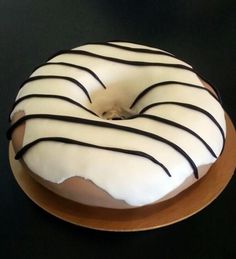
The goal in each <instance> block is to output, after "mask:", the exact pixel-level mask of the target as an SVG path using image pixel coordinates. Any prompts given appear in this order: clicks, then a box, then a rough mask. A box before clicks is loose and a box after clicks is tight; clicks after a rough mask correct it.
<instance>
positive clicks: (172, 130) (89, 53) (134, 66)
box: [7, 41, 226, 209]
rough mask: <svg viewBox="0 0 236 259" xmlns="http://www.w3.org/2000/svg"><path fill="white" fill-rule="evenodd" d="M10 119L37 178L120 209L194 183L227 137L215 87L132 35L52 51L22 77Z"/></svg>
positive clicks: (78, 198) (69, 195) (82, 199)
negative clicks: (128, 38) (131, 39)
mask: <svg viewBox="0 0 236 259" xmlns="http://www.w3.org/2000/svg"><path fill="white" fill-rule="evenodd" d="M10 121H11V125H10V127H9V130H8V132H7V135H8V138H9V139H12V143H13V147H14V150H15V153H16V155H15V159H19V160H20V161H21V163H22V164H23V165H24V166H25V167H26V168H27V169H28V170H27V172H28V173H29V174H30V175H31V176H32V177H33V178H34V179H35V180H36V181H38V182H39V183H40V184H42V185H43V186H45V187H46V188H48V189H49V190H51V191H53V192H54V193H55V194H57V195H59V196H62V197H64V198H66V199H69V200H72V201H75V202H79V203H82V204H85V205H89V206H97V207H106V208H113V209H125V208H135V207H140V206H145V205H152V204H155V203H158V202H162V201H165V200H167V199H170V198H172V197H174V196H176V195H178V194H179V193H181V192H182V191H184V190H185V189H187V188H189V187H190V186H191V185H192V184H194V183H196V182H197V181H199V179H201V178H202V177H203V176H204V175H205V174H206V173H207V171H208V170H209V168H210V167H211V166H212V164H214V163H215V161H216V160H217V158H218V157H219V156H220V155H221V153H222V151H223V149H224V143H225V136H226V125H225V117H224V110H223V108H222V105H221V100H220V97H219V94H218V91H217V90H216V88H215V87H213V86H212V85H211V84H210V83H209V82H207V80H206V79H204V78H203V77H202V76H201V75H200V74H199V73H198V72H197V71H196V70H195V69H194V68H193V67H192V66H190V65H189V64H187V63H186V62H185V61H183V60H180V59H178V58H176V56H175V55H173V54H171V53H169V52H167V51H164V50H161V49H157V48H153V47H149V46H146V45H140V44H136V43H131V42H124V41H110V42H94V43H88V44H85V45H82V46H80V47H77V48H73V49H70V50H62V51H59V52H57V53H56V54H54V55H52V56H51V57H50V58H49V59H48V60H47V61H46V62H45V63H43V64H41V65H40V66H38V67H36V68H35V69H34V71H33V72H32V74H31V75H30V77H29V78H28V79H27V80H25V81H24V82H23V83H22V84H21V86H20V89H19V92H18V94H17V96H16V99H15V103H14V105H13V107H12V110H11V112H10Z"/></svg>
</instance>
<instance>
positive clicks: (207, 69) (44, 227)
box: [0, 0, 236, 259]
mask: <svg viewBox="0 0 236 259" xmlns="http://www.w3.org/2000/svg"><path fill="white" fill-rule="evenodd" d="M233 7H235V1H229V0H228V1H226V0H225V1H222V0H219V1H218V0H215V1H212V0H209V1H205V0H204V1H203V0H201V1H199V0H198V1H190V0H182V1H181V0H175V1H174V0H173V1H170V0H163V1H128V0H127V1H121V0H120V1H118V0H117V1H114V0H113V1H112V0H110V1H109V0H107V1H103V0H97V1H96V0H94V1H90V0H77V1H69V0H68V1H62V0H61V1H50V0H49V1H36V0H35V1H33V0H28V1H27V0H21V1H20V0H15V1H13V0H5V1H4V0H0V50H1V52H0V87H1V88H0V89H1V90H0V96H1V106H0V116H1V128H0V136H1V139H0V141H1V142H0V144H1V163H0V166H1V169H0V258H2V259H5V258H19V259H20V258H171V259H172V258H227V259H228V258H230V259H231V258H236V247H235V246H236V224H235V220H236V212H235V211H236V210H235V197H236V195H235V194H236V184H235V177H234V178H233V179H232V180H231V182H230V184H229V185H228V186H227V188H226V189H225V190H224V192H223V193H222V194H221V195H220V197H219V198H217V200H215V201H214V202H213V203H212V204H211V205H210V206H208V207H207V208H206V209H204V210H203V211H201V212H200V213H198V214H196V215H195V216H193V217H191V218H189V219H187V220H185V221H182V222H180V223H177V224H175V225H172V226H168V227H165V228H162V229H157V230H152V231H147V232H139V233H109V232H99V231H94V230H89V229H85V228H82V227H75V226H73V225H70V224H68V223H65V222H63V221H61V220H59V219H57V218H54V217H53V216H51V215H49V214H47V213H46V212H44V211H43V210H42V209H40V208H38V207H37V206H36V205H35V204H34V203H33V202H31V201H30V200H29V199H28V198H27V197H26V195H25V194H24V193H23V192H22V191H21V190H20V188H19V187H18V185H17V184H16V182H15V180H14V178H13V176H12V174H11V170H10V168H9V164H8V149H7V148H8V142H7V140H6V138H5V132H6V129H7V127H8V121H7V116H8V112H9V110H10V106H11V104H12V103H13V101H14V98H15V96H16V93H17V88H18V86H19V85H20V83H21V82H22V81H23V80H25V79H26V78H27V77H28V76H29V74H30V73H31V71H32V69H33V68H34V67H35V66H36V65H38V64H40V63H42V62H44V61H45V60H46V58H47V57H48V56H50V55H51V54H53V53H54V52H55V51H57V50H60V49H68V48H73V47H76V46H77V45H80V44H83V43H85V42H91V41H107V40H111V39H124V40H130V41H134V42H138V43H143V44H147V45H151V46H154V47H159V48H162V49H165V50H168V51H170V52H173V53H174V54H176V55H177V56H178V57H180V58H183V59H185V60H186V61H188V62H189V63H190V64H192V65H193V66H194V67H195V68H196V69H197V70H198V71H199V72H201V74H203V75H204V76H205V77H206V78H208V80H209V81H210V82H212V83H213V84H214V85H215V86H216V87H217V88H218V89H219V90H220V93H221V96H222V99H223V103H224V107H225V110H226V111H227V112H228V113H229V115H230V116H231V118H232V120H233V121H234V122H235V120H236V114H235V110H236V109H235V108H236V105H235V87H236V85H235V60H236V55H235V49H236V48H235V46H236V40H235V35H236V30H235V13H236V12H235V10H234V8H233ZM233 51H234V52H233Z"/></svg>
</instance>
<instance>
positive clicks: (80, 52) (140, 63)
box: [48, 50, 221, 103]
mask: <svg viewBox="0 0 236 259" xmlns="http://www.w3.org/2000/svg"><path fill="white" fill-rule="evenodd" d="M63 54H72V55H73V54H74V55H85V56H89V57H93V58H100V59H104V60H107V61H111V62H116V63H121V64H125V65H133V66H162V67H169V68H178V69H185V70H187V71H190V72H193V73H195V74H196V75H198V76H199V77H200V78H202V79H203V80H204V81H205V82H207V83H208V84H209V85H210V86H211V87H212V88H213V90H214V91H215V93H216V95H217V97H218V99H219V101H220V103H221V98H220V95H219V92H218V90H217V89H216V88H215V87H214V86H213V85H212V84H210V83H209V82H208V81H207V80H206V79H204V78H203V76H202V75H200V73H198V72H197V71H195V69H193V68H191V67H188V66H185V65H183V64H171V63H160V62H144V61H131V60H124V59H119V58H114V57H109V56H103V55H99V54H95V53H92V52H89V51H84V50H61V51H59V52H57V53H55V54H54V55H52V56H51V57H50V58H49V59H48V60H51V59H53V58H55V57H57V56H59V55H63ZM177 60H178V59H177ZM183 62H184V61H183ZM185 63H186V62H185Z"/></svg>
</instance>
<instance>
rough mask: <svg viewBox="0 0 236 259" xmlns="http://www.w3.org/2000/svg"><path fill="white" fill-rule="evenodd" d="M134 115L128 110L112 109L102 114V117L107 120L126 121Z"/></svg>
mask: <svg viewBox="0 0 236 259" xmlns="http://www.w3.org/2000/svg"><path fill="white" fill-rule="evenodd" d="M132 115H133V113H132V112H131V111H129V110H128V109H125V108H121V107H112V108H111V109H109V110H106V111H104V112H103V113H102V115H101V117H102V118H103V119H105V120H125V119H128V118H129V117H131V116H132Z"/></svg>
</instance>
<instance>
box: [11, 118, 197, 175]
mask: <svg viewBox="0 0 236 259" xmlns="http://www.w3.org/2000/svg"><path fill="white" fill-rule="evenodd" d="M29 119H54V120H60V121H67V122H73V123H80V124H85V125H90V126H96V127H104V128H111V129H117V130H122V131H127V132H130V133H134V134H138V135H141V136H144V137H148V138H151V139H155V140H157V141H160V142H162V143H164V144H166V145H168V146H170V147H172V148H173V149H174V150H175V151H177V152H178V153H180V154H181V155H182V156H183V157H184V158H185V159H186V160H187V161H188V163H189V164H190V166H191V167H192V169H193V173H194V176H195V177H196V178H197V179H198V169H197V167H196V165H195V163H194V162H193V160H192V159H191V157H190V156H189V155H188V154H187V153H186V152H185V151H184V150H183V149H182V148H181V147H179V146H178V145H176V144H175V143H173V142H171V141H169V140H167V139H165V138H163V137H161V136H159V135H156V134H153V133H150V132H147V131H143V130H140V129H135V128H132V127H128V126H122V125H117V124H112V123H108V122H103V121H96V120H88V119H84V118H79V117H72V116H61V115H51V114H31V115H26V116H24V117H22V118H20V119H19V120H18V121H16V122H15V123H14V124H13V125H12V126H11V127H10V128H9V130H8V132H7V137H8V138H9V139H10V138H11V134H12V132H13V130H14V129H15V128H16V127H18V126H19V125H20V124H21V123H23V122H24V121H26V120H29Z"/></svg>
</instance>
